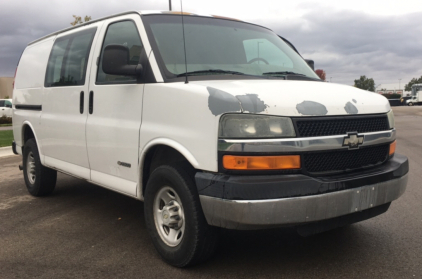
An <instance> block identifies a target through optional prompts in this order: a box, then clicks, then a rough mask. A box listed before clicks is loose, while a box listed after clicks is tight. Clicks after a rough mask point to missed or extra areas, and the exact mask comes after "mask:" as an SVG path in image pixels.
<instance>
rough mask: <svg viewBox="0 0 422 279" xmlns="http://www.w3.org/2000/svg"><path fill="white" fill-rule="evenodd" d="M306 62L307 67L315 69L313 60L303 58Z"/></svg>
mask: <svg viewBox="0 0 422 279" xmlns="http://www.w3.org/2000/svg"><path fill="white" fill-rule="evenodd" d="M305 61H306V63H308V65H309V67H311V68H312V70H314V71H315V63H314V60H310V59H305Z"/></svg>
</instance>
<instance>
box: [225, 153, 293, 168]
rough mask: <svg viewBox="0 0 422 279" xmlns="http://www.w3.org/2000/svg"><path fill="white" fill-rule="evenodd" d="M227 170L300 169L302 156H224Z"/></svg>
mask: <svg viewBox="0 0 422 279" xmlns="http://www.w3.org/2000/svg"><path fill="white" fill-rule="evenodd" d="M223 166H224V168H225V169H227V170H288V169H300V156H299V155H288V156H233V155H224V156H223Z"/></svg>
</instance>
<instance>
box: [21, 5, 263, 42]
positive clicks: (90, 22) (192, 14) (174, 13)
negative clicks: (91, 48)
mask: <svg viewBox="0 0 422 279" xmlns="http://www.w3.org/2000/svg"><path fill="white" fill-rule="evenodd" d="M128 14H139V15H153V14H173V15H180V14H182V13H181V12H179V11H128V12H124V13H119V14H114V15H111V16H107V17H102V18H99V19H95V20H90V21H88V22H84V23H82V24H78V25H76V26H72V27H69V28H65V29H62V30H59V31H56V32H54V33H51V34H48V35H46V36H44V37H41V38H39V39H36V40H35V41H32V42H30V43H29V44H28V46H29V45H32V44H35V43H37V42H40V41H42V40H44V39H47V38H49V37H51V36H55V35H58V34H61V33H64V32H66V31H69V30H72V29H76V28H80V27H83V26H87V25H90V24H92V23H96V22H99V21H102V20H105V19H109V18H113V17H118V16H122V15H128ZM183 15H186V16H200V17H214V18H219V19H226V20H234V21H242V20H238V19H235V18H231V17H224V16H217V15H211V14H195V13H189V12H183ZM242 22H244V21H242ZM251 24H253V23H251ZM254 25H256V24H254ZM262 27H263V26H262ZM267 29H268V28H267Z"/></svg>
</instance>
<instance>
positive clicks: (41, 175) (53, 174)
mask: <svg viewBox="0 0 422 279" xmlns="http://www.w3.org/2000/svg"><path fill="white" fill-rule="evenodd" d="M23 177H24V179H25V184H26V188H27V189H28V192H29V193H30V194H31V195H33V196H35V197H40V196H47V195H49V194H51V193H52V192H53V191H54V188H55V187H56V181H57V171H55V170H53V169H50V168H47V167H44V166H43V165H42V164H41V161H40V154H39V153H38V146H37V143H36V141H35V139H33V138H32V139H29V140H27V141H26V143H25V147H24V149H23Z"/></svg>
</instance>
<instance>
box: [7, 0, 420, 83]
mask: <svg viewBox="0 0 422 279" xmlns="http://www.w3.org/2000/svg"><path fill="white" fill-rule="evenodd" d="M159 2H160V3H158V4H157V2H155V1H152V0H150V1H142V2H139V1H137V0H128V1H124V2H123V1H118V0H110V1H107V2H104V1H101V2H100V1H94V0H93V1H83V0H74V1H71V2H62V1H60V2H56V1H45V0H44V1H43V0H38V1H34V2H28V1H24V0H15V1H8V2H5V3H2V9H1V10H0V26H1V28H0V76H13V74H14V72H15V68H16V65H17V63H18V60H19V57H20V55H21V53H22V51H23V50H24V48H25V46H26V45H27V44H28V43H29V42H30V41H33V40H35V39H37V38H39V37H42V36H44V35H47V34H49V33H51V32H54V31H57V30H60V29H63V28H67V27H69V26H70V22H71V21H72V15H73V14H76V15H80V16H85V15H90V16H92V18H93V19H96V18H100V17H103V16H107V15H110V14H115V13H118V12H122V11H127V10H133V9H138V10H142V9H144V10H149V9H154V10H163V9H167V3H168V2H167V1H159ZM198 5H199V4H198ZM302 5H304V4H302ZM307 5H308V4H307ZM186 9H187V10H189V6H187V7H186ZM306 9H307V11H308V12H307V13H306V14H304V15H303V16H301V17H298V18H294V19H288V20H287V19H285V18H283V14H282V10H280V11H279V12H277V14H280V17H279V18H278V19H274V18H265V17H262V18H260V19H257V20H249V21H251V22H254V23H257V24H261V25H263V26H267V27H270V28H272V29H273V30H274V31H275V32H276V33H278V34H280V35H282V36H284V37H285V38H287V39H288V40H290V41H291V42H292V43H293V44H294V45H295V46H296V47H297V48H298V50H299V51H300V52H301V54H302V55H303V56H304V57H305V58H310V59H314V60H315V65H316V68H320V69H324V70H325V71H326V72H327V77H328V78H329V77H332V78H333V82H339V83H344V84H353V80H354V79H357V78H359V76H360V75H366V76H368V77H372V78H374V79H375V82H376V84H379V83H394V82H397V81H398V79H399V78H402V84H405V83H407V82H408V81H409V80H410V79H411V78H412V77H419V76H421V75H422V67H421V65H422V56H421V55H420V50H421V49H422V36H420V34H422V13H420V12H419V13H413V14H407V15H400V16H375V15H369V14H365V13H364V12H356V11H334V10H331V9H327V7H321V6H319V5H317V4H314V5H308V6H307V7H306ZM227 16H230V15H227ZM246 20H248V19H246Z"/></svg>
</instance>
